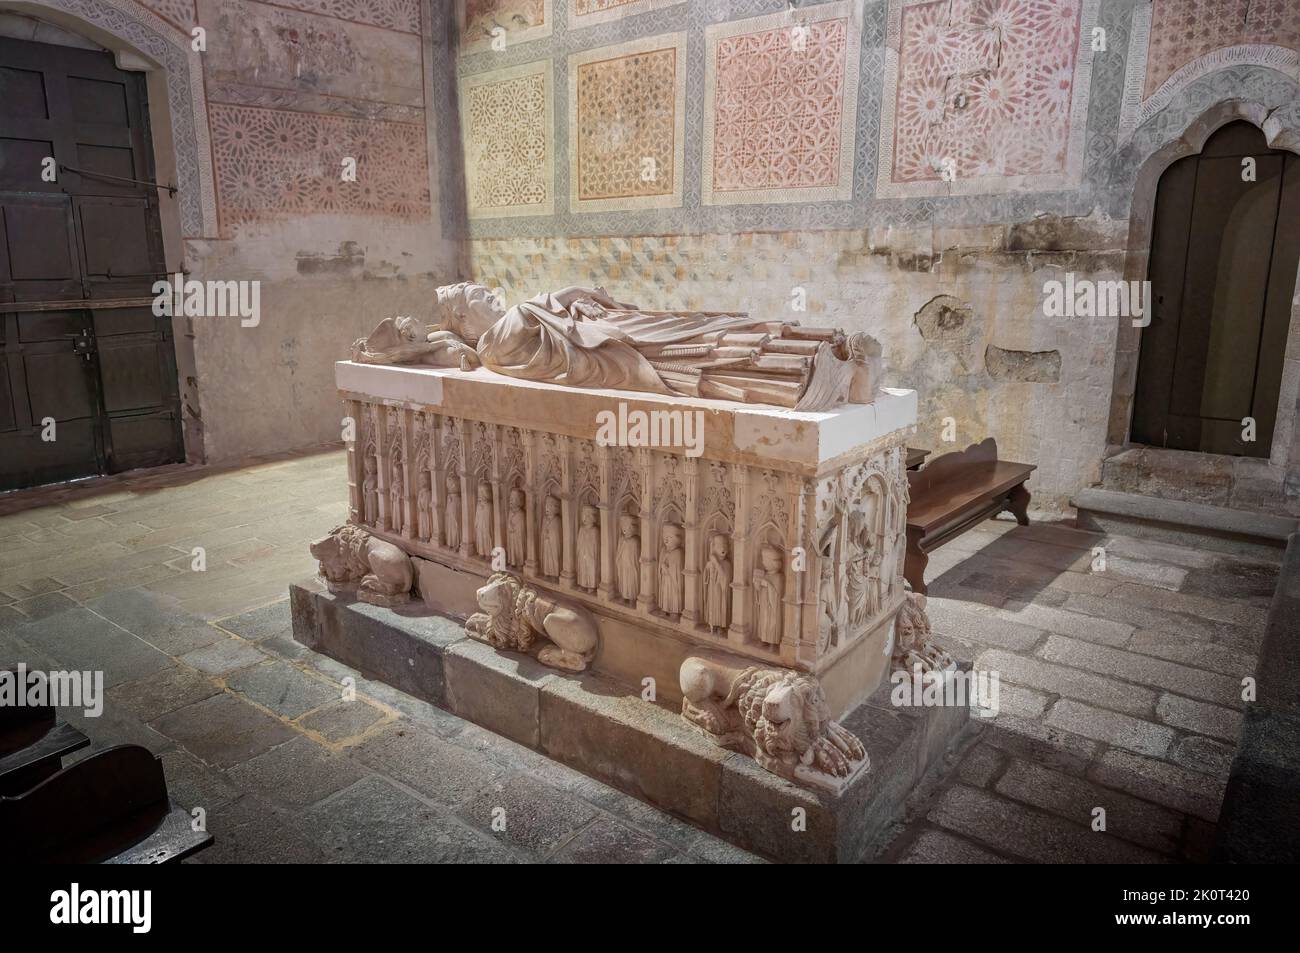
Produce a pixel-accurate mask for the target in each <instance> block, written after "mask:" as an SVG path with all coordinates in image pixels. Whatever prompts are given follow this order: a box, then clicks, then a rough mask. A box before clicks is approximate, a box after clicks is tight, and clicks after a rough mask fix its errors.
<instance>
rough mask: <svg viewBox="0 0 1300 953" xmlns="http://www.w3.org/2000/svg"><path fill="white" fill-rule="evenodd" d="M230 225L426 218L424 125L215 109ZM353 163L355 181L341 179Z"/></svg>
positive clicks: (215, 141) (221, 187) (222, 194)
mask: <svg viewBox="0 0 1300 953" xmlns="http://www.w3.org/2000/svg"><path fill="white" fill-rule="evenodd" d="M209 109H210V113H209V114H210V117H211V121H212V148H213V152H214V155H215V157H216V169H217V194H218V196H219V198H220V201H221V213H222V221H223V223H224V224H227V225H234V224H237V223H240V222H250V221H261V220H267V219H274V218H283V217H286V216H301V215H310V214H362V215H380V216H384V217H391V218H398V219H409V220H421V219H427V218H428V215H429V186H428V168H427V166H426V165H425V143H424V127H423V125H415V124H412V123H396V122H377V121H367V120H360V119H351V118H349V117H346V116H326V115H320V114H317V113H304V112H292V111H289V110H284V109H263V108H261V107H256V106H232V105H229V104H226V103H212V104H211V105H210V107H209ZM346 157H351V158H355V159H356V168H357V175H356V180H355V181H350V180H347V181H345V180H344V179H343V178H342V176H341V175H340V170H341V169H342V168H343V165H342V163H343V160H344V158H346Z"/></svg>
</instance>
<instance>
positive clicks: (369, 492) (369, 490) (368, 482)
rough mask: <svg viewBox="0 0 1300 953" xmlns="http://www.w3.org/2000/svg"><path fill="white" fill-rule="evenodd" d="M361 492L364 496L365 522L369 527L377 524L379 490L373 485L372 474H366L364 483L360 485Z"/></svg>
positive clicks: (373, 478)
mask: <svg viewBox="0 0 1300 953" xmlns="http://www.w3.org/2000/svg"><path fill="white" fill-rule="evenodd" d="M362 492H363V494H364V496H365V500H366V503H365V507H366V512H365V521H366V522H367V523H369V524H370V525H371V526H374V525H375V524H376V523H378V522H379V489H378V487H377V486H376V485H375V477H374V474H367V475H366V479H365V483H364V484H363V485H362Z"/></svg>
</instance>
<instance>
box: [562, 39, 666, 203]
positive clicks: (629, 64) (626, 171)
mask: <svg viewBox="0 0 1300 953" xmlns="http://www.w3.org/2000/svg"><path fill="white" fill-rule="evenodd" d="M685 55H686V39H685V36H684V35H682V34H675V35H671V36H665V37H651V38H649V39H648V40H643V41H637V42H633V43H627V44H621V45H618V46H613V47H601V48H599V49H596V50H591V51H588V52H587V53H583V54H581V55H580V56H572V57H570V58H569V90H570V94H569V115H570V117H571V127H570V150H571V151H570V166H571V168H570V176H571V180H570V181H571V193H570V203H571V208H572V209H573V210H574V211H582V210H584V209H597V210H601V211H610V210H613V209H624V208H657V207H663V206H666V205H680V204H681V194H682V146H683V137H684V134H683V129H684V121H685V85H686V84H685V76H686V71H685V63H684V61H685Z"/></svg>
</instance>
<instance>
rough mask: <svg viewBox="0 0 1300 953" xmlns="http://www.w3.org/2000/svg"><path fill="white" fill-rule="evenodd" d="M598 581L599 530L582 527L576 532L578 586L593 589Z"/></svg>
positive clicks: (594, 527)
mask: <svg viewBox="0 0 1300 953" xmlns="http://www.w3.org/2000/svg"><path fill="white" fill-rule="evenodd" d="M599 580H600V529H599V528H598V527H596V526H594V525H593V526H583V527H582V528H581V529H579V530H578V585H579V586H581V587H582V588H583V589H595V588H596V583H597V582H599Z"/></svg>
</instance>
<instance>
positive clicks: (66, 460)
mask: <svg viewBox="0 0 1300 953" xmlns="http://www.w3.org/2000/svg"><path fill="white" fill-rule="evenodd" d="M57 428H58V429H57V432H56V435H55V436H56V438H57V439H55V440H51V441H45V440H42V439H41V433H40V431H39V430H19V431H16V432H11V433H3V432H0V460H10V461H20V462H21V464H22V466H21V468H20V469H19V468H14V467H0V490H13V489H17V488H18V487H24V486H32V485H33V477H35V478H36V480H38V481H39V482H41V483H53V482H55V481H58V480H75V479H77V478H78V477H86V476H94V475H95V474H97V473H102V472H104V470H103V465H102V460H101V457H100V455H99V454H97V453H96V443H97V440H98V427H97V426H96V423H95V421H94V420H90V419H83V420H70V421H67V422H65V423H61V424H58V425H57Z"/></svg>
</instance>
